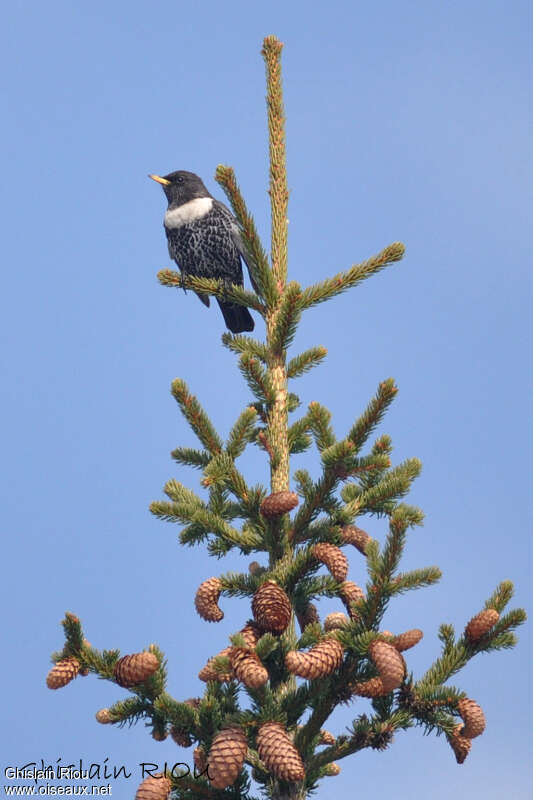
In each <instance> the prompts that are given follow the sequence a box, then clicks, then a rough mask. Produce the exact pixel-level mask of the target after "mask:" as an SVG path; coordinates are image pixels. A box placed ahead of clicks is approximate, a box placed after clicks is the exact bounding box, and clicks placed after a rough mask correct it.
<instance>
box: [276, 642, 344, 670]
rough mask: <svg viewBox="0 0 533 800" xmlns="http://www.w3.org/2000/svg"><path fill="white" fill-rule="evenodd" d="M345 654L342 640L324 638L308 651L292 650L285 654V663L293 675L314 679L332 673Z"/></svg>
mask: <svg viewBox="0 0 533 800" xmlns="http://www.w3.org/2000/svg"><path fill="white" fill-rule="evenodd" d="M343 655H344V647H343V646H342V644H341V643H340V642H338V641H337V640H336V639H323V640H322V641H321V642H319V643H318V644H315V645H314V647H312V648H311V649H310V650H309V651H308V652H307V653H302V652H300V651H298V650H291V651H290V652H289V653H287V655H286V656H285V665H286V667H287V669H288V670H289V672H292V674H293V675H298V676H299V677H300V678H307V679H308V680H314V679H316V678H324V677H325V676H326V675H331V673H332V672H334V671H335V670H336V669H337V667H339V666H340V664H341V662H342V658H343Z"/></svg>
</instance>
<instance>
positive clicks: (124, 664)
mask: <svg viewBox="0 0 533 800" xmlns="http://www.w3.org/2000/svg"><path fill="white" fill-rule="evenodd" d="M158 669H159V661H158V659H157V656H156V655H154V653H147V652H146V651H144V652H143V653H134V654H133V655H131V656H122V658H119V660H118V661H117V663H116V664H115V669H114V671H113V672H114V676H115V680H116V682H117V683H118V685H119V686H123V687H124V688H126V689H129V688H130V687H131V686H137V685H138V684H139V683H143V682H144V681H145V680H146V679H147V678H149V677H150V675H153V674H154V672H157V670H158Z"/></svg>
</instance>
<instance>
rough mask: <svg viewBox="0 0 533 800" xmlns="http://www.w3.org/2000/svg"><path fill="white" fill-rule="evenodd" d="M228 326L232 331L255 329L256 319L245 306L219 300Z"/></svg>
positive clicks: (239, 331)
mask: <svg viewBox="0 0 533 800" xmlns="http://www.w3.org/2000/svg"><path fill="white" fill-rule="evenodd" d="M217 303H218V304H219V306H220V310H221V311H222V315H223V317H224V322H225V323H226V328H227V329H228V330H229V331H231V332H232V333H242V332H243V331H253V329H254V320H253V317H252V315H251V314H250V312H249V311H248V309H247V308H246V307H245V306H239V305H237V303H225V302H224V301H222V300H218V298H217Z"/></svg>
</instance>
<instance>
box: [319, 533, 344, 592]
mask: <svg viewBox="0 0 533 800" xmlns="http://www.w3.org/2000/svg"><path fill="white" fill-rule="evenodd" d="M312 553H313V556H314V557H315V558H316V560H317V561H320V562H321V563H322V564H325V565H326V567H327V568H328V569H329V571H330V573H331V576H332V577H333V578H334V579H335V580H336V581H339V583H341V582H342V581H344V580H346V576H347V575H348V559H347V558H346V556H345V555H344V553H343V552H342V550H341V549H340V548H339V547H336V546H335V545H334V544H328V543H327V542H320V543H319V544H315V546H314V547H313V548H312Z"/></svg>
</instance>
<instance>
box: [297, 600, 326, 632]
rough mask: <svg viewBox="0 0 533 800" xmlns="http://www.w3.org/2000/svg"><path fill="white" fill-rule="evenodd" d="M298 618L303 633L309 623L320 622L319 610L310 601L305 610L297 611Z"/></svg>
mask: <svg viewBox="0 0 533 800" xmlns="http://www.w3.org/2000/svg"><path fill="white" fill-rule="evenodd" d="M296 619H297V620H298V625H299V626H300V630H301V631H302V633H303V632H304V630H305V629H306V628H307V626H308V625H312V624H313V623H314V622H320V619H319V616H318V611H317V608H316V606H315V604H314V603H308V604H307V605H306V607H305V609H304V610H303V611H297V612H296Z"/></svg>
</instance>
